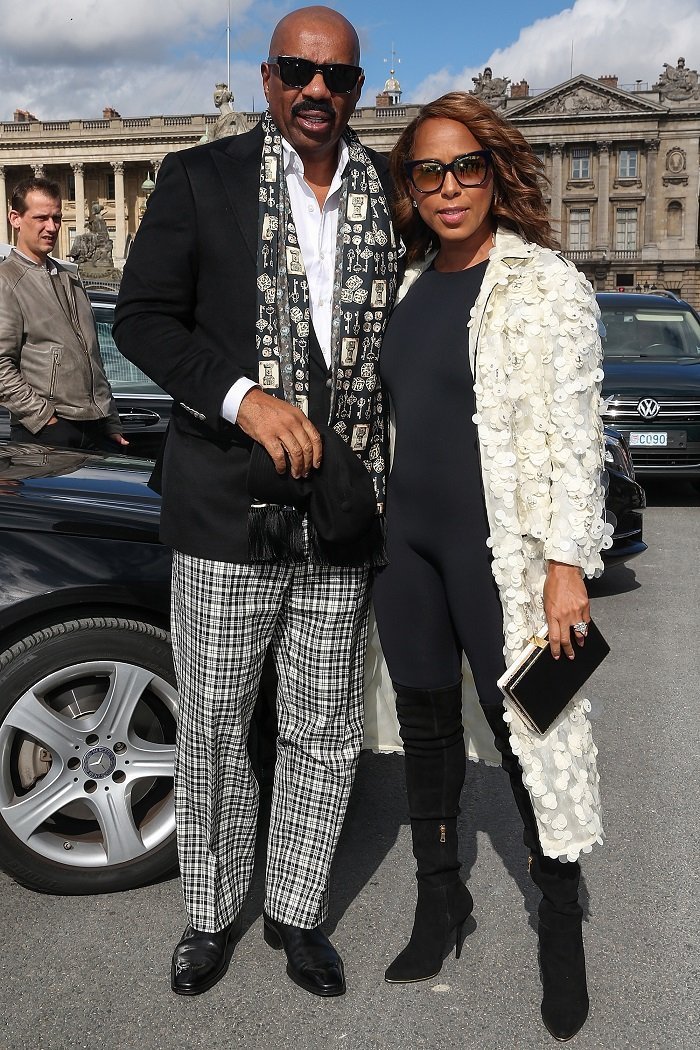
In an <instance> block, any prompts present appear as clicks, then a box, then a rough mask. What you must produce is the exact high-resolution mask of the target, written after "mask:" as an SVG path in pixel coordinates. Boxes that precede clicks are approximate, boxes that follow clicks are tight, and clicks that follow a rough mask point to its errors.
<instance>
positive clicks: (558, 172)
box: [549, 142, 564, 242]
mask: <svg viewBox="0 0 700 1050" xmlns="http://www.w3.org/2000/svg"><path fill="white" fill-rule="evenodd" d="M549 148H550V150H551V151H552V203H551V205H550V208H549V211H550V218H551V222H552V226H553V228H554V232H555V234H556V236H557V237H558V238H559V240H561V241H562V242H563V236H562V231H561V198H562V178H561V176H562V154H563V152H564V146H563V144H562V143H561V142H550V144H549Z"/></svg>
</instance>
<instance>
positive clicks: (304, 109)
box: [292, 98, 335, 117]
mask: <svg viewBox="0 0 700 1050" xmlns="http://www.w3.org/2000/svg"><path fill="white" fill-rule="evenodd" d="M300 113H325V114H326V115H327V116H329V117H334V116H335V113H334V111H333V107H332V106H330V105H329V104H328V102H324V101H322V100H321V99H319V101H318V102H312V101H311V99H309V98H305V99H304V101H303V102H297V104H296V105H295V106H292V116H294V117H298V116H299V114H300Z"/></svg>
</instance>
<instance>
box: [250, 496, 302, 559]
mask: <svg viewBox="0 0 700 1050" xmlns="http://www.w3.org/2000/svg"><path fill="white" fill-rule="evenodd" d="M303 520H304V519H303V516H302V515H301V514H300V513H299V511H298V510H295V509H294V507H282V506H279V505H278V504H275V503H267V504H265V505H264V506H259V507H255V506H253V507H251V508H250V510H249V512H248V555H249V557H250V560H251V561H301V560H302V559H303V558H304V556H305V550H304V529H303V524H302V523H303Z"/></svg>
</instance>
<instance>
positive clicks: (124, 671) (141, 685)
mask: <svg viewBox="0 0 700 1050" xmlns="http://www.w3.org/2000/svg"><path fill="white" fill-rule="evenodd" d="M154 677H155V676H154V673H153V671H149V670H148V668H146V667H136V666H135V665H134V664H124V663H115V664H114V671H113V673H112V675H111V676H110V684H109V689H108V690H107V695H106V696H105V698H104V700H103V701H102V703H101V704H100V706H99V708H98V709H97V711H96V712H95V714H94V715H93V716H92V717H91V719H90V721H91V723H92V725H93V727H94V730H95V731H97V730H99V731H100V733H103V732H106V733H110V734H111V735H112V736H113V737H115V736H120V737H124V738H125V737H126V736H127V735H128V730H129V725H130V723H131V719H132V717H133V714H134V711H135V709H136V707H137V705H138V703H139V701H140V700H141V698H142V696H143V694H144V692H145V690H146V689H147V688H148V687H149V685H150V684H151V682H152V681H153V679H154Z"/></svg>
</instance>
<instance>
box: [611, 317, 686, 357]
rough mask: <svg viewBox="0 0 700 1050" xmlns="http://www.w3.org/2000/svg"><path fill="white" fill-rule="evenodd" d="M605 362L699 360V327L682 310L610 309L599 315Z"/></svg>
mask: <svg viewBox="0 0 700 1050" xmlns="http://www.w3.org/2000/svg"><path fill="white" fill-rule="evenodd" d="M601 317H602V321H603V325H604V327H605V335H604V337H603V352H604V354H605V357H606V358H615V357H650V358H654V359H658V358H688V357H690V358H695V359H697V358H700V324H699V323H698V320H697V318H696V317H695V316H694V314H692V313H691V312H690V310H685V309H683V307H680V306H679V307H678V308H677V309H673V310H671V309H669V310H664V309H660V310H659V309H655V310H650V309H644V308H643V307H639V308H638V309H622V308H620V309H613V308H607V307H606V308H604V309H603V310H602V312H601Z"/></svg>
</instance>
